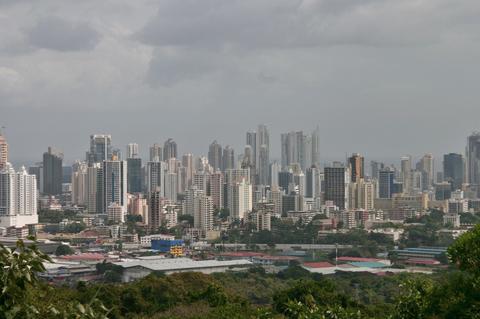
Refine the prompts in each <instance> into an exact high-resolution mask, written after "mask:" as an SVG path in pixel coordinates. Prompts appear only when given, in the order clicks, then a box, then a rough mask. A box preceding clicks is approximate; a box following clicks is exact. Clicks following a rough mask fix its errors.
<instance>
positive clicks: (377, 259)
mask: <svg viewBox="0 0 480 319" xmlns="http://www.w3.org/2000/svg"><path fill="white" fill-rule="evenodd" d="M337 260H338V261H344V262H349V261H360V262H375V261H383V259H379V258H362V257H348V256H342V257H338V258H337Z"/></svg>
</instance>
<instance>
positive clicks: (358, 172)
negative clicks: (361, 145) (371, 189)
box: [348, 153, 365, 183]
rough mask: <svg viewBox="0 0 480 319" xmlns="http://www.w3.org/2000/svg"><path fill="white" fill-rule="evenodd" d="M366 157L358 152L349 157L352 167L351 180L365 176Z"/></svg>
mask: <svg viewBox="0 0 480 319" xmlns="http://www.w3.org/2000/svg"><path fill="white" fill-rule="evenodd" d="M364 162H365V160H364V158H363V156H361V155H360V154H358V153H354V154H352V156H351V157H350V158H349V159H348V165H349V168H350V173H351V174H352V176H351V181H352V182H354V183H355V182H356V181H358V180H360V179H361V178H364V177H365V171H364V169H365V165H364Z"/></svg>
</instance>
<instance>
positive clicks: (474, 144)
mask: <svg viewBox="0 0 480 319" xmlns="http://www.w3.org/2000/svg"><path fill="white" fill-rule="evenodd" d="M466 157H467V158H466V160H467V174H466V175H467V183H469V184H471V185H479V184H480V132H473V133H472V135H470V136H469V137H468V140H467V149H466Z"/></svg>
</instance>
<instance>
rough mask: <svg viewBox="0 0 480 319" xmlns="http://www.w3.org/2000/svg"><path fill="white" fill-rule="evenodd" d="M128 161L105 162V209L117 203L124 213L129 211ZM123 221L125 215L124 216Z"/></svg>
mask: <svg viewBox="0 0 480 319" xmlns="http://www.w3.org/2000/svg"><path fill="white" fill-rule="evenodd" d="M127 172H128V171H127V162H125V161H115V160H111V161H104V162H103V211H104V212H107V209H108V207H109V206H110V205H111V204H113V203H116V204H118V205H119V206H121V207H122V211H123V213H124V214H126V212H127V204H128V201H127ZM122 222H123V217H122Z"/></svg>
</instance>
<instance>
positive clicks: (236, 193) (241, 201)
mask: <svg viewBox="0 0 480 319" xmlns="http://www.w3.org/2000/svg"><path fill="white" fill-rule="evenodd" d="M228 193H229V194H230V195H231V197H230V198H229V210H230V217H231V218H232V220H243V219H244V218H245V216H246V214H247V213H248V212H250V211H251V210H252V205H253V196H252V185H251V184H250V183H247V182H246V180H245V179H243V180H242V181H241V182H239V183H235V184H233V185H230V190H229V192H228Z"/></svg>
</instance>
